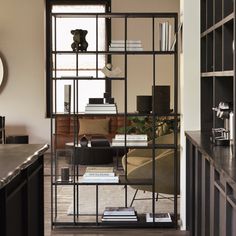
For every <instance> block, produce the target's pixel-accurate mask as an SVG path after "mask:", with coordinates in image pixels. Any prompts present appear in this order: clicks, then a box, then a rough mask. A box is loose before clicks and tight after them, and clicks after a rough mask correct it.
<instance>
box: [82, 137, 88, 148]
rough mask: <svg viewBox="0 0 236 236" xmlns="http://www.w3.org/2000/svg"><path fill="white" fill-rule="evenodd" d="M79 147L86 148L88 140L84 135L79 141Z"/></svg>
mask: <svg viewBox="0 0 236 236" xmlns="http://www.w3.org/2000/svg"><path fill="white" fill-rule="evenodd" d="M80 145H81V147H87V146H88V139H87V137H86V135H84V136H83V137H82V138H81V139H80Z"/></svg>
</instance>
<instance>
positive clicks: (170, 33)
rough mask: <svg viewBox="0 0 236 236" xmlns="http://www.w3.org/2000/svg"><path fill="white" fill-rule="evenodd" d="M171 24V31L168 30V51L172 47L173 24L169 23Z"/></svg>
mask: <svg viewBox="0 0 236 236" xmlns="http://www.w3.org/2000/svg"><path fill="white" fill-rule="evenodd" d="M168 25H169V31H168V49H167V50H168V51H170V49H171V38H172V37H171V35H172V27H171V24H168Z"/></svg>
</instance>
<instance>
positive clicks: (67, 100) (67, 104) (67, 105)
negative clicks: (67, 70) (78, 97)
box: [64, 84, 71, 114]
mask: <svg viewBox="0 0 236 236" xmlns="http://www.w3.org/2000/svg"><path fill="white" fill-rule="evenodd" d="M64 112H65V113H69V114H70V112H71V85H70V84H65V85H64Z"/></svg>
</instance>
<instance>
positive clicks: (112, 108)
mask: <svg viewBox="0 0 236 236" xmlns="http://www.w3.org/2000/svg"><path fill="white" fill-rule="evenodd" d="M116 113H117V107H116V104H108V103H104V104H87V105H86V107H85V114H116Z"/></svg>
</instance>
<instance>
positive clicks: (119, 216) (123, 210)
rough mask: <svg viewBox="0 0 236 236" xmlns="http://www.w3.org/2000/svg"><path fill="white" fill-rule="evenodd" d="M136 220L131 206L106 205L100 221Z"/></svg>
mask: <svg viewBox="0 0 236 236" xmlns="http://www.w3.org/2000/svg"><path fill="white" fill-rule="evenodd" d="M130 221H132V222H137V221H138V217H137V214H136V212H135V210H134V208H133V207H106V208H105V211H104V213H103V216H102V222H130Z"/></svg>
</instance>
